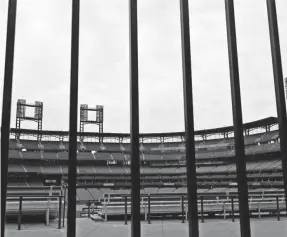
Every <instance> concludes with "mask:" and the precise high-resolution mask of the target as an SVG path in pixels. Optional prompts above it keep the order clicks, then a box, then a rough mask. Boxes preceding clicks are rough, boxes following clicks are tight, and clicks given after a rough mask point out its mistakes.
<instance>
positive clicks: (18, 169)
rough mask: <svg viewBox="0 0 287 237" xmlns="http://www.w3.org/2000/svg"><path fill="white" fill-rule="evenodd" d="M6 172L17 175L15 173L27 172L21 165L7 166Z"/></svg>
mask: <svg viewBox="0 0 287 237" xmlns="http://www.w3.org/2000/svg"><path fill="white" fill-rule="evenodd" d="M8 172H15V173H17V172H27V171H26V170H25V169H24V167H23V165H16V164H15V165H14V164H9V165H8Z"/></svg>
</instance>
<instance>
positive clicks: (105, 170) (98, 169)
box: [95, 166, 112, 174]
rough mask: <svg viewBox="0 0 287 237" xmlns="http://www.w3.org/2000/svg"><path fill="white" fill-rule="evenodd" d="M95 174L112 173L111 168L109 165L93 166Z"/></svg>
mask: <svg viewBox="0 0 287 237" xmlns="http://www.w3.org/2000/svg"><path fill="white" fill-rule="evenodd" d="M95 169H96V173H97V174H112V170H111V168H110V167H109V166H95Z"/></svg>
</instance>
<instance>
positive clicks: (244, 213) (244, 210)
mask: <svg viewBox="0 0 287 237" xmlns="http://www.w3.org/2000/svg"><path fill="white" fill-rule="evenodd" d="M225 8H226V9H225V10H226V26H227V41H228V54H229V67H230V84H231V98H232V112H233V126H234V142H235V160H236V174H237V185H238V200H239V216H240V232H241V237H250V236H251V232H250V219H249V206H248V186H247V177H246V157H245V147H244V137H243V124H242V108H241V95H240V80H239V68H238V56H237V40H236V29H235V16H234V3H233V0H225Z"/></svg>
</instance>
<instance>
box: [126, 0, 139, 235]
mask: <svg viewBox="0 0 287 237" xmlns="http://www.w3.org/2000/svg"><path fill="white" fill-rule="evenodd" d="M129 10H130V110H131V112H130V130H131V138H130V139H131V237H140V236H141V223H140V156H139V93H138V26H137V0H130V9H129Z"/></svg>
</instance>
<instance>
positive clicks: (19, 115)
mask: <svg viewBox="0 0 287 237" xmlns="http://www.w3.org/2000/svg"><path fill="white" fill-rule="evenodd" d="M27 107H32V108H35V109H34V116H33V117H30V116H27V115H26V108H27ZM24 120H29V121H32V122H36V123H37V130H38V135H37V139H38V141H41V138H42V135H41V133H40V131H42V125H43V102H40V101H35V104H28V103H27V102H26V100H24V99H18V101H17V111H16V129H17V131H18V132H17V135H16V138H17V139H19V138H20V128H21V122H22V121H24Z"/></svg>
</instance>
